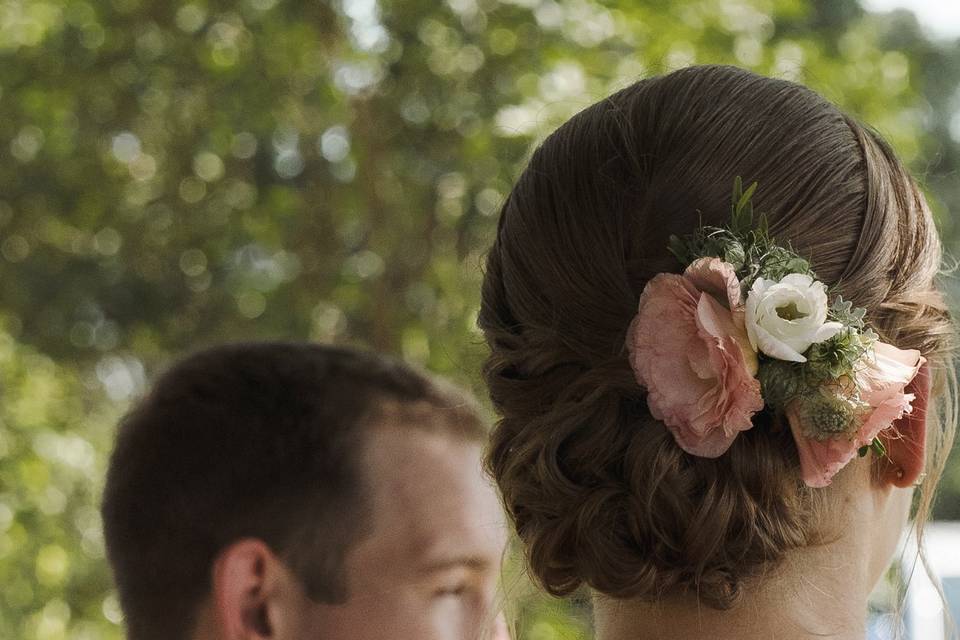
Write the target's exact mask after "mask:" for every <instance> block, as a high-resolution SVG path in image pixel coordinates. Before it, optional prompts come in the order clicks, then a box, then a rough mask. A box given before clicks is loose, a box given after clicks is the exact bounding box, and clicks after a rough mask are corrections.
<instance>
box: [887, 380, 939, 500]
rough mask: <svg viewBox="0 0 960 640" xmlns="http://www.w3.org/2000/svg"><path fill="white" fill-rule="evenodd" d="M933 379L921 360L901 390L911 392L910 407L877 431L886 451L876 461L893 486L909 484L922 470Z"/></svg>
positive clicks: (911, 484)
mask: <svg viewBox="0 0 960 640" xmlns="http://www.w3.org/2000/svg"><path fill="white" fill-rule="evenodd" d="M931 385H932V380H931V377H930V364H929V363H928V362H924V363H923V364H922V365H921V366H920V370H919V371H918V372H917V375H916V376H915V377H914V379H913V380H912V381H911V382H910V384H908V385H907V387H906V389H904V393H912V394H913V395H914V399H913V402H912V403H911V404H912V405H913V411H911V412H910V413H909V414H907V415H905V416H903V417H902V418H900V419H899V420H897V421H895V422H894V423H893V427H894V428H892V429H887V430H885V431H883V432H881V433H880V436H879V437H880V440H881V441H882V442H883V445H884V447H886V449H887V453H886V455H885V456H883V458H881V459H880V461H879V478H880V481H881V483H883V484H890V485H893V486H895V487H901V488H904V487H911V486H913V485H914V484H915V483H916V482H917V479H918V478H919V477H920V475H921V474H922V473H923V468H924V465H925V461H926V453H927V407H928V405H929V402H930V391H931Z"/></svg>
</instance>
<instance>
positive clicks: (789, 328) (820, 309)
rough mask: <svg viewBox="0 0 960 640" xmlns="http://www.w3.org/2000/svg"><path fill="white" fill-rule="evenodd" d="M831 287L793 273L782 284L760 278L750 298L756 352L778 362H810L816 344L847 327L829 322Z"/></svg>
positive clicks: (749, 319) (749, 314)
mask: <svg viewBox="0 0 960 640" xmlns="http://www.w3.org/2000/svg"><path fill="white" fill-rule="evenodd" d="M826 319H827V287H826V285H825V284H823V283H822V282H819V281H815V280H814V279H813V278H811V277H810V276H808V275H804V274H800V273H791V274H788V275H786V276H784V277H783V279H782V280H780V282H775V281H773V280H764V279H763V278H757V279H756V280H755V281H754V283H753V286H752V287H750V293H748V294H747V318H746V325H747V337H748V338H749V339H750V344H751V345H752V346H753V348H754V349H759V350H760V351H762V352H763V353H765V354H767V355H768V356H770V357H772V358H777V359H778V360H790V361H792V362H806V361H807V359H806V357H804V356H803V352H804V351H806V350H807V349H808V348H809V347H810V345H811V344H813V343H814V342H823V341H824V340H829V339H830V338H832V337H833V336H835V335H836V334H837V333H838V332H839V331H840V330H841V329H843V325H842V324H840V323H839V322H826Z"/></svg>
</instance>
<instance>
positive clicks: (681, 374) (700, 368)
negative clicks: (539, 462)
mask: <svg viewBox="0 0 960 640" xmlns="http://www.w3.org/2000/svg"><path fill="white" fill-rule="evenodd" d="M626 343H627V349H628V350H629V352H630V364H631V366H632V367H633V371H634V374H635V376H636V379H637V382H638V383H640V385H642V386H643V387H645V388H646V389H647V404H648V405H649V407H650V413H651V414H652V415H653V417H654V418H656V419H657V420H662V421H663V422H664V424H666V425H667V428H669V429H670V431H671V433H673V436H674V438H675V439H676V441H677V444H679V445H680V447H681V448H682V449H683V450H684V451H686V452H688V453H691V454H693V455H697V456H702V457H705V458H715V457H717V456H720V455H722V454H723V453H724V452H725V451H726V450H727V449H728V448H729V447H730V444H731V443H732V442H733V440H734V438H736V437H737V434H738V433H739V432H740V431H744V430H746V429H749V428H750V427H752V426H753V424H752V422H751V418H752V416H753V414H754V413H755V412H757V411H759V410H760V409H762V408H763V399H762V398H761V397H760V383H759V382H758V381H757V380H756V379H755V378H754V375H755V374H756V372H757V354H756V352H755V351H754V350H753V348H752V347H751V346H750V340H749V338H748V337H747V332H746V329H745V328H744V310H743V304H742V302H741V293H740V283H739V281H738V280H737V276H736V273H735V272H734V269H733V267H732V266H731V265H730V264H728V263H726V262H724V261H722V260H721V259H719V258H701V259H699V260H696V261H695V262H693V263H692V264H691V265H690V266H689V267H687V269H686V271H684V273H683V275H682V276H681V275H677V274H673V273H661V274H658V275H656V276H655V277H654V278H653V279H652V280H650V281H649V282H648V283H647V285H646V287H644V289H643V293H642V294H641V295H640V303H639V309H638V311H637V315H636V317H635V318H634V320H633V322H632V323H631V325H630V330H629V331H628V332H627V341H626Z"/></svg>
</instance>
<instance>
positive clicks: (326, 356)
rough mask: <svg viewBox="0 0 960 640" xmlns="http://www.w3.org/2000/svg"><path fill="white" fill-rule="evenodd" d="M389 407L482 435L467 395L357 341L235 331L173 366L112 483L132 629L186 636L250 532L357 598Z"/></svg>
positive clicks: (333, 591) (320, 581) (143, 407)
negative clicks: (375, 463) (250, 338)
mask: <svg viewBox="0 0 960 640" xmlns="http://www.w3.org/2000/svg"><path fill="white" fill-rule="evenodd" d="M408 417H409V418H411V419H407V418H408ZM383 421H388V422H389V423H390V424H399V425H401V426H403V427H404V428H406V427H409V428H417V429H428V430H431V431H436V430H442V431H445V432H449V433H450V434H451V435H454V436H456V437H462V438H464V439H467V440H471V441H481V440H483V439H485V438H486V429H485V427H484V422H483V420H482V419H481V418H480V417H479V413H478V412H477V410H476V409H475V405H474V404H473V402H472V400H471V399H470V398H469V396H468V395H467V394H465V393H464V392H462V391H460V390H458V389H456V388H455V387H453V386H452V385H448V384H446V383H443V382H440V381H437V380H434V379H432V378H430V377H428V376H426V375H424V374H422V373H420V372H418V371H416V370H413V369H412V368H410V367H408V366H406V365H404V364H402V363H400V362H397V361H395V360H392V359H390V358H386V357H384V356H380V355H377V354H373V353H366V352H362V351H357V350H354V349H348V348H341V347H332V346H323V345H315V344H287V343H249V344H234V345H225V346H220V347H216V348H213V349H207V350H205V351H201V352H198V353H195V354H193V355H192V356H190V357H188V358H186V359H185V360H183V361H182V362H180V363H178V364H177V365H176V366H174V367H173V368H172V369H171V370H170V371H168V372H167V373H166V374H164V375H163V376H162V377H161V378H160V379H159V380H158V381H157V383H156V385H155V386H154V388H153V390H152V391H151V392H150V394H149V395H148V396H147V397H146V398H144V399H143V400H142V401H141V402H140V403H139V404H138V405H137V406H136V407H135V408H134V410H133V411H132V412H131V413H130V414H129V415H127V416H126V417H125V418H124V420H123V421H122V423H121V424H120V428H119V432H118V434H117V444H116V448H115V449H114V451H113V455H112V456H111V459H110V468H109V471H108V473H107V484H106V489H105V491H104V496H103V520H104V529H105V537H106V543H107V553H108V556H109V559H110V563H111V565H112V567H113V571H114V577H115V579H116V583H117V590H118V592H119V595H120V604H121V606H122V608H123V611H124V616H125V619H126V624H127V629H128V635H129V637H130V638H131V639H132V640H147V639H153V638H156V639H158V640H159V639H164V640H171V639H178V638H186V637H188V636H189V631H190V629H191V628H192V626H193V624H194V616H195V615H196V609H197V606H198V605H199V603H200V602H201V600H202V599H203V597H204V596H205V595H206V594H208V593H209V590H210V586H211V585H210V569H211V566H212V563H213V561H214V559H215V557H216V555H217V554H218V553H219V552H220V551H221V550H222V549H224V548H225V547H227V546H228V545H229V544H231V543H232V542H234V541H236V540H238V539H240V538H244V537H256V538H260V539H261V540H263V541H264V542H266V543H267V544H268V545H269V546H270V547H271V548H272V549H273V550H274V551H275V552H276V553H277V554H278V555H280V556H281V557H282V558H283V559H284V561H285V562H286V563H287V564H288V565H289V566H290V568H291V570H292V571H293V572H294V573H295V574H296V575H297V577H298V578H299V579H300V580H301V582H302V583H303V585H304V587H305V590H306V592H307V594H308V595H309V596H310V597H311V598H313V599H314V600H317V601H322V602H330V603H342V602H345V601H346V600H347V598H348V596H349V594H348V593H347V590H346V576H345V575H344V572H343V562H344V557H345V555H346V553H347V551H348V550H349V549H350V548H351V546H352V545H353V544H355V543H356V542H357V541H358V540H359V539H361V538H362V537H363V535H364V534H365V533H366V531H367V529H368V519H369V514H368V513H367V507H366V506H365V496H366V492H365V489H364V470H363V469H362V468H361V465H360V464H359V463H360V459H361V450H362V448H363V444H364V436H365V434H366V433H367V432H368V430H369V429H370V428H371V427H372V425H376V424H379V423H381V422H383Z"/></svg>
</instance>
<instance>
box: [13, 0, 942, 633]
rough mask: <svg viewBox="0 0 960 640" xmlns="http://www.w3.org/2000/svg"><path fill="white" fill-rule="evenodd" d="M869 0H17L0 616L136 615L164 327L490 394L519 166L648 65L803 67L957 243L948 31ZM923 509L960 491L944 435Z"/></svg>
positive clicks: (91, 622) (576, 605)
mask: <svg viewBox="0 0 960 640" xmlns="http://www.w3.org/2000/svg"><path fill="white" fill-rule="evenodd" d="M938 4H939V5H940V6H941V7H944V9H943V10H949V9H947V8H946V5H949V4H951V3H938ZM871 6H872V7H873V10H870V9H869V8H865V7H863V6H861V5H860V4H858V2H856V1H855V0H829V1H814V0H776V1H774V0H699V1H692V2H670V1H667V0H643V1H640V0H623V1H615V0H445V1H442V0H402V1H401V0H379V1H378V0H342V1H338V0H319V1H317V0H310V1H306V0H238V1H234V2H227V1H223V0H208V1H204V0H192V1H189V2H184V1H181V0H177V1H173V0H86V1H83V0H66V1H63V2H59V1H57V2H54V1H38V0H0V585H2V586H0V637H2V638H11V639H13V638H29V639H36V640H61V639H68V638H69V639H73V640H81V639H88V640H92V639H94V638H97V639H99V638H105V639H110V638H119V637H121V627H120V626H119V624H120V622H121V618H120V612H119V608H118V605H117V601H116V599H115V597H114V595H113V594H112V592H111V586H110V580H109V574H108V571H107V568H106V563H105V559H104V549H103V539H102V534H101V530H100V523H99V516H98V496H99V492H100V490H101V486H102V476H103V469H104V463H105V459H106V456H107V455H108V453H109V449H110V444H111V437H112V433H113V429H114V425H115V423H116V420H117V418H118V416H119V415H120V414H121V413H122V412H123V411H124V409H125V408H126V407H127V406H128V405H129V403H130V402H131V401H132V400H134V399H135V398H136V397H137V396H138V394H140V393H142V392H143V390H144V389H145V387H146V385H148V383H149V381H150V379H151V378H152V377H153V376H154V375H155V374H156V372H157V371H158V370H160V369H162V367H163V366H164V365H165V364H166V363H168V362H169V361H170V359H171V357H173V356H174V355H176V354H180V353H182V352H184V351H185V350H188V349H193V348H195V347H198V346H201V345H204V344H210V343H213V342H218V341H223V340H233V339H242V338H265V337H282V338H296V339H309V340H318V341H324V342H332V341H336V342H342V343H352V344H362V345H367V346H369V347H373V348H376V349H379V350H382V351H387V352H391V353H395V354H399V355H401V356H403V357H404V358H407V359H409V360H411V361H414V362H418V363H422V364H424V365H426V366H427V367H429V368H430V369H432V370H434V371H436V372H439V373H442V374H445V375H448V376H450V377H452V378H454V379H455V380H457V381H459V382H461V383H463V384H466V385H468V386H471V387H473V388H474V389H476V390H477V391H478V393H480V395H482V391H481V389H480V385H479V379H478V375H477V371H478V368H479V364H480V362H481V360H482V358H483V355H484V347H483V344H482V340H481V337H480V336H479V334H478V332H477V330H476V328H475V318H476V310H477V300H478V286H479V282H480V278H481V265H482V261H483V255H484V251H485V250H486V248H487V247H488V245H489V244H490V242H491V239H492V236H493V233H494V230H495V224H496V215H497V212H498V207H499V205H500V204H501V202H502V200H503V198H504V195H505V194H506V193H507V191H508V190H509V187H510V184H511V180H512V179H513V178H514V177H515V176H516V175H517V174H518V171H519V170H520V167H521V166H522V164H523V161H524V159H525V158H526V157H527V154H528V153H529V152H530V150H531V147H532V145H534V144H535V143H536V141H537V140H538V139H540V138H542V137H543V136H544V135H546V134H547V133H549V132H550V131H551V130H552V128H553V127H554V126H556V125H557V124H558V123H559V122H561V121H562V120H564V119H565V118H567V117H569V116H570V115H572V114H573V113H575V112H576V111H578V110H580V109H581V108H583V107H585V106H586V105H588V104H590V103H591V102H593V101H595V100H597V99H599V98H600V97H602V96H604V95H605V94H607V93H610V92H612V91H614V90H616V89H618V88H621V87H623V86H625V85H627V84H629V83H630V82H632V81H634V80H635V79H637V78H638V77H641V76H644V75H648V74H652V73H659V72H664V71H669V70H671V69H674V68H677V67H681V66H684V65H688V64H691V63H702V62H726V63H733V64H737V65H740V66H744V67H748V68H751V69H755V70H758V71H760V72H763V73H766V74H770V75H774V76H779V77H785V78H789V79H795V80H798V81H801V82H804V83H806V84H808V85H810V86H811V87H813V88H815V89H817V90H818V91H820V92H822V93H823V94H824V95H826V96H827V97H828V98H830V99H831V100H834V101H835V102H837V103H839V104H840V105H842V106H843V107H844V108H845V109H847V110H849V111H850V112H851V113H853V114H855V115H856V116H857V117H859V118H861V119H863V120H865V121H867V122H869V123H871V124H873V125H874V126H875V127H876V128H878V129H879V130H880V131H881V132H882V133H883V134H884V135H885V136H886V137H887V138H888V139H889V140H890V141H891V142H892V143H893V145H894V146H895V147H896V149H897V150H898V151H899V153H900V154H901V156H902V157H903V158H905V159H906V161H907V162H908V163H909V164H910V166H911V167H912V169H913V170H914V172H915V173H916V175H917V176H918V177H919V178H920V180H921V181H922V183H923V184H924V186H925V188H926V189H927V193H928V195H929V197H930V200H931V202H932V204H933V206H934V209H935V210H936V214H937V216H938V220H939V223H940V225H941V229H942V232H943V234H944V237H945V241H946V245H947V248H948V251H949V252H951V254H953V255H956V254H957V251H958V242H960V226H958V225H957V224H956V223H955V222H954V220H955V216H956V214H957V213H958V212H960V181H958V171H960V92H958V86H960V44H958V40H957V35H958V34H951V33H950V32H949V30H947V32H944V31H943V30H942V27H943V26H944V25H938V24H936V23H934V24H933V25H932V26H933V27H941V29H940V30H930V29H928V28H927V27H925V26H924V25H923V24H921V23H919V22H918V21H917V19H916V18H915V16H914V14H912V13H910V12H907V11H894V12H887V11H885V10H882V9H884V7H881V6H880V5H879V4H874V5H871ZM797 170H798V171H802V170H803V168H802V167H798V168H797ZM951 211H952V212H954V214H953V215H951ZM947 286H948V287H949V288H950V289H951V291H955V290H957V285H956V282H955V281H954V280H952V279H948V280H947ZM936 508H937V511H936V515H937V517H938V518H943V519H960V459H956V457H955V462H954V463H953V464H952V465H951V468H950V470H949V472H948V475H947V478H946V479H945V480H944V484H943V492H942V496H941V499H940V501H939V502H938V503H937V507H936ZM518 571H519V569H517V568H516V567H514V568H513V569H509V570H508V579H507V581H506V582H507V583H508V584H507V586H508V588H510V589H513V588H514V587H515V585H516V584H519V583H520V582H521V581H520V578H519V577H517V576H516V575H515V574H517V572H518ZM514 578H516V580H514ZM516 588H517V589H520V587H516ZM516 601H517V602H521V603H522V606H521V609H522V611H521V615H520V618H519V620H518V625H519V628H520V632H521V633H520V635H521V637H523V638H527V639H529V640H557V639H560V638H569V639H580V638H588V637H589V628H588V625H587V623H586V622H585V618H584V617H583V616H582V615H580V614H581V613H582V609H583V606H582V602H578V601H577V600H576V599H574V600H573V601H567V602H560V601H554V600H547V599H543V598H537V597H535V596H533V595H528V596H526V597H524V598H523V599H517V600H516Z"/></svg>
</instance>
